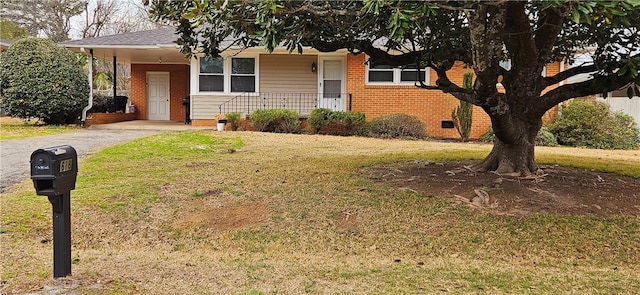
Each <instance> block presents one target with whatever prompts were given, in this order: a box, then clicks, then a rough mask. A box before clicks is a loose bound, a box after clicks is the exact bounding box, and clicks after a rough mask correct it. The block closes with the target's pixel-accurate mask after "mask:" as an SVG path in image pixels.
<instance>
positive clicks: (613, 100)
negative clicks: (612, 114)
mask: <svg viewBox="0 0 640 295" xmlns="http://www.w3.org/2000/svg"><path fill="white" fill-rule="evenodd" d="M596 100H599V101H604V102H606V103H607V104H608V105H609V107H610V108H611V110H612V111H620V112H623V113H625V114H628V115H630V116H631V117H633V119H634V120H635V121H636V123H637V124H638V129H640V97H638V96H634V97H633V98H629V97H628V96H627V87H624V88H622V89H619V90H615V91H611V92H609V94H608V96H607V98H606V99H605V98H603V97H602V94H599V95H597V96H596Z"/></svg>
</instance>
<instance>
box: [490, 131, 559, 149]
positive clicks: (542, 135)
mask: <svg viewBox="0 0 640 295" xmlns="http://www.w3.org/2000/svg"><path fill="white" fill-rule="evenodd" d="M495 139H496V135H495V134H494V133H493V128H491V127H489V129H488V130H487V132H485V133H484V134H483V135H482V136H480V141H483V142H493V140H495ZM536 145H537V146H558V140H557V139H556V136H555V135H553V133H551V132H550V131H549V128H547V127H542V128H540V131H538V135H537V136H536Z"/></svg>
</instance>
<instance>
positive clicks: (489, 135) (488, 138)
mask: <svg viewBox="0 0 640 295" xmlns="http://www.w3.org/2000/svg"><path fill="white" fill-rule="evenodd" d="M495 139H496V135H495V134H494V133H493V127H491V126H489V129H487V131H486V132H485V133H484V134H482V136H480V141H482V142H493V141H494V140H495Z"/></svg>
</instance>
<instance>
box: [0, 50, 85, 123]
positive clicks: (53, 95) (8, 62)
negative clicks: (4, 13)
mask: <svg viewBox="0 0 640 295" xmlns="http://www.w3.org/2000/svg"><path fill="white" fill-rule="evenodd" d="M0 83H1V84H0V91H1V93H0V96H2V97H3V99H2V104H3V106H2V108H3V110H4V111H6V113H7V114H8V115H10V116H14V117H20V118H31V117H35V118H40V119H42V120H43V121H44V122H45V123H46V124H65V123H72V122H74V121H75V120H76V119H77V118H78V116H79V115H80V111H81V110H82V108H83V107H84V105H86V102H87V97H88V95H89V83H88V82H87V78H86V75H85V74H84V72H83V71H82V69H81V67H80V64H79V63H78V60H77V59H76V57H75V55H74V54H73V53H72V52H71V51H69V50H67V49H64V48H61V47H58V46H57V45H56V44H55V43H53V41H51V40H46V39H38V38H25V39H22V40H19V41H17V42H15V43H14V44H13V45H12V46H11V47H9V49H8V50H7V51H5V52H3V53H2V55H1V56H0Z"/></svg>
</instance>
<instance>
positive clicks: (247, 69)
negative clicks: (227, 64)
mask: <svg viewBox="0 0 640 295" xmlns="http://www.w3.org/2000/svg"><path fill="white" fill-rule="evenodd" d="M255 70H256V59H255V58H235V57H234V58H232V59H231V92H256V71H255Z"/></svg>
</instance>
